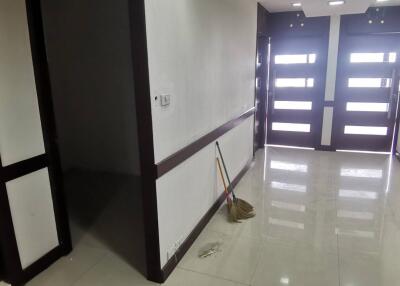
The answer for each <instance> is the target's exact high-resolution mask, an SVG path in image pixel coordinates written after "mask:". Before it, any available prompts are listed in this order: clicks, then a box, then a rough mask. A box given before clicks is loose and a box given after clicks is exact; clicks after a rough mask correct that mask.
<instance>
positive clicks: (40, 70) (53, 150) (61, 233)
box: [25, 0, 72, 271]
mask: <svg viewBox="0 0 400 286" xmlns="http://www.w3.org/2000/svg"><path fill="white" fill-rule="evenodd" d="M25 3H26V12H27V19H28V27H29V36H30V43H31V49H32V62H33V69H34V74H35V83H36V93H37V98H38V104H39V112H40V118H41V123H42V131H43V141H44V146H45V150H46V154H47V165H48V166H47V167H48V171H49V180H50V185H51V194H52V200H53V207H54V215H55V220H56V226H57V234H58V240H59V243H60V252H59V254H60V255H59V257H61V256H62V255H67V254H68V253H70V252H71V250H72V242H71V232H70V227H69V218H68V213H67V207H66V199H65V196H64V188H63V179H62V170H61V162H60V157H59V156H60V155H59V150H58V136H57V128H56V120H55V114H54V107H53V99H52V90H51V84H50V72H49V66H48V62H47V51H46V41H45V35H44V26H43V16H42V8H41V1H40V0H25ZM44 261H46V260H44ZM51 263H52V262H51ZM49 265H50V264H49ZM42 266H43V267H45V265H44V264H43V265H42ZM47 266H48V265H47ZM37 270H38V271H39V269H37Z"/></svg>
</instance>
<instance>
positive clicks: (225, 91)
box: [145, 0, 257, 162]
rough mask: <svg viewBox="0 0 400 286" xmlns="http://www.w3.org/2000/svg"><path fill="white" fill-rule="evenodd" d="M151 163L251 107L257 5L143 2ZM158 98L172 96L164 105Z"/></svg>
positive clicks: (224, 0) (203, 0)
mask: <svg viewBox="0 0 400 286" xmlns="http://www.w3.org/2000/svg"><path fill="white" fill-rule="evenodd" d="M145 3H146V26H147V40H148V54H149V69H150V84H151V100H152V102H153V105H152V116H153V129H154V145H155V159H156V162H160V161H161V160H162V159H164V158H166V157H167V156H169V155H171V154H173V153H174V152H176V151H178V150H179V149H181V148H182V147H184V146H186V145H188V144H190V143H192V142H193V141H195V140H196V139H198V138H200V137H201V136H202V135H204V134H206V133H208V132H210V131H211V130H213V129H215V128H216V127H218V126H220V125H222V124H224V123H226V122H227V121H229V120H230V119H233V118H235V117H237V116H239V115H240V114H242V113H243V112H245V111H247V110H248V109H249V108H251V107H252V106H253V105H254V85H255V82H254V81H255V52H256V27H257V3H256V1H252V0H246V1H243V0H163V1H160V0H146V2H145ZM162 94H170V95H171V104H170V106H169V107H167V108H162V107H161V106H160V103H159V100H155V97H158V98H159V97H160V95H162Z"/></svg>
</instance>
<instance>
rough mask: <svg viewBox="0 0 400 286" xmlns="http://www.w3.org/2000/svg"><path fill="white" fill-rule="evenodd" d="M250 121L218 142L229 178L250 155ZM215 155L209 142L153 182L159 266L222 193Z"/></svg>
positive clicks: (244, 163) (251, 142)
mask: <svg viewBox="0 0 400 286" xmlns="http://www.w3.org/2000/svg"><path fill="white" fill-rule="evenodd" d="M253 121H254V117H253V116H252V117H249V118H248V119H246V120H245V121H244V122H243V123H241V124H240V125H239V126H237V127H236V128H234V129H232V130H231V131H229V132H228V133H226V134H225V135H223V136H222V137H221V138H220V139H219V142H220V145H221V148H222V151H223V155H224V159H225V161H226V164H227V168H228V171H229V175H230V177H231V179H233V178H234V177H235V176H236V175H237V174H238V173H239V172H240V171H241V170H242V169H243V167H244V166H245V165H246V163H247V162H248V160H249V159H250V158H251V156H252V152H253ZM216 156H217V150H216V146H215V143H211V144H209V145H208V146H207V147H205V148H203V149H202V150H201V151H199V152H198V153H197V154H195V155H194V156H192V157H191V158H189V159H188V160H186V161H185V162H183V163H182V164H180V165H179V166H177V167H176V168H175V169H173V170H172V171H170V172H168V173H167V174H165V175H164V176H162V177H161V178H159V179H158V180H157V203H158V220H159V228H160V229H159V235H160V253H161V265H162V266H164V265H165V263H166V262H167V259H168V257H167V253H168V251H169V250H170V249H171V248H172V247H173V245H174V244H175V243H176V242H178V241H181V242H182V241H183V240H184V239H186V237H187V236H188V235H189V234H190V232H191V231H192V230H193V229H194V227H195V226H196V225H197V223H198V222H199V221H200V219H201V218H202V217H203V215H204V214H205V213H206V212H207V211H208V210H209V209H210V207H211V206H212V205H213V203H214V202H215V201H216V200H217V198H218V197H219V196H220V195H221V194H222V192H223V187H222V184H221V183H219V186H218V187H217V182H218V181H220V180H219V177H217V169H216V161H215V160H216ZM217 178H218V180H217Z"/></svg>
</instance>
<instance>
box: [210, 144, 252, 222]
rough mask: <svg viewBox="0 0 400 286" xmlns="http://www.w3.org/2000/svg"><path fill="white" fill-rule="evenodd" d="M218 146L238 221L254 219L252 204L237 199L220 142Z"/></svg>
mask: <svg viewBox="0 0 400 286" xmlns="http://www.w3.org/2000/svg"><path fill="white" fill-rule="evenodd" d="M216 144H217V149H218V153H219V156H220V157H221V160H222V165H223V166H224V170H225V174H226V178H227V179H228V183H229V186H228V188H229V193H232V197H233V204H234V205H235V207H236V209H237V214H238V219H248V218H252V217H254V216H255V214H254V213H253V211H254V207H253V206H252V205H251V204H249V203H248V202H246V201H245V200H243V199H239V198H238V197H236V195H235V192H234V191H233V188H232V183H231V180H230V178H229V174H228V170H227V169H226V165H225V160H224V157H223V156H222V152H221V148H220V147H219V143H218V141H217V142H216Z"/></svg>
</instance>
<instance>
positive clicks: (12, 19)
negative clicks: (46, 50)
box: [0, 0, 44, 166]
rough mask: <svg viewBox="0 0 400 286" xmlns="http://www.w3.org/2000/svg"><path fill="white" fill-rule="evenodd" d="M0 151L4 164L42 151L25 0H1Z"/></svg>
mask: <svg viewBox="0 0 400 286" xmlns="http://www.w3.org/2000/svg"><path fill="white" fill-rule="evenodd" d="M0 55H1V56H0V153H1V157H2V161H3V166H7V165H10V164H13V163H16V162H19V161H22V160H25V159H29V158H32V157H34V156H37V155H40V154H43V153H44V145H43V135H42V128H41V123H40V116H39V108H38V102H37V97H36V86H35V80H34V73H33V65H32V56H31V50H30V43H29V32H28V24H27V19H26V11H25V1H24V0H13V1H0Z"/></svg>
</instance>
